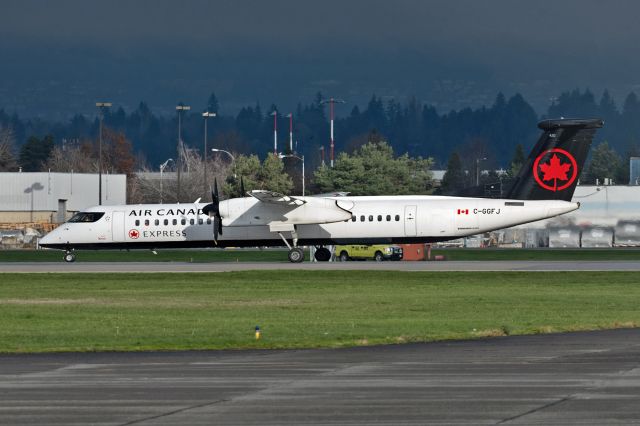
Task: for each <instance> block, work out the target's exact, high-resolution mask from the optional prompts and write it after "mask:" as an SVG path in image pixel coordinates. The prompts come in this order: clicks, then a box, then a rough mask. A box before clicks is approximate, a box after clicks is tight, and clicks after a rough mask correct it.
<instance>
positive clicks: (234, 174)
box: [211, 148, 236, 179]
mask: <svg viewBox="0 0 640 426" xmlns="http://www.w3.org/2000/svg"><path fill="white" fill-rule="evenodd" d="M211 152H224V153H225V154H227V155H228V156H229V157H231V164H233V170H234V172H233V178H234V179H235V178H236V172H235V170H236V157H234V156H233V154H231V153H230V152H229V151H226V150H224V149H218V148H211Z"/></svg>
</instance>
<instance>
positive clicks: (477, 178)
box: [476, 157, 486, 186]
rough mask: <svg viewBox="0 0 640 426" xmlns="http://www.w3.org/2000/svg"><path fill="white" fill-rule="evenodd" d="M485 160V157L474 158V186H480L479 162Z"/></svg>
mask: <svg viewBox="0 0 640 426" xmlns="http://www.w3.org/2000/svg"><path fill="white" fill-rule="evenodd" d="M485 160H486V157H482V158H476V186H480V162H481V161H485Z"/></svg>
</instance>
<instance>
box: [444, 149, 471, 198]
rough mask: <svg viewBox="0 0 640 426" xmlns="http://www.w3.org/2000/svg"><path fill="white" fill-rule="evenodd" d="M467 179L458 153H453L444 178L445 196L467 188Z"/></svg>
mask: <svg viewBox="0 0 640 426" xmlns="http://www.w3.org/2000/svg"><path fill="white" fill-rule="evenodd" d="M466 179H467V177H466V174H465V172H464V169H463V168H462V161H461V160H460V156H459V155H458V153H457V152H455V151H454V152H453V153H452V154H451V157H449V162H448V163H447V171H446V172H445V174H444V177H443V178H442V183H441V188H442V192H443V193H445V194H451V193H455V192H457V191H459V190H461V189H462V188H464V187H465V181H466Z"/></svg>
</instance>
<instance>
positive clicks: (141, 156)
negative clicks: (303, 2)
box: [0, 89, 640, 192]
mask: <svg viewBox="0 0 640 426" xmlns="http://www.w3.org/2000/svg"><path fill="white" fill-rule="evenodd" d="M323 100H325V99H324V97H323V95H322V94H317V95H316V97H315V98H314V99H313V100H311V102H309V103H306V104H303V103H300V104H299V105H298V106H297V107H296V109H295V111H293V112H292V113H293V116H294V139H295V141H294V146H293V151H296V152H297V153H298V154H299V155H303V154H304V155H305V158H306V162H307V170H310V171H312V170H316V169H318V167H319V166H320V164H321V161H322V160H321V151H320V149H321V148H325V157H326V156H328V148H329V147H328V145H329V121H328V116H327V110H326V104H324V103H323V102H322V101H323ZM205 105H206V106H205V107H203V108H202V110H207V111H210V112H215V113H217V117H215V118H211V119H209V121H208V135H207V138H208V143H209V147H217V148H222V149H226V150H229V151H231V152H233V153H235V154H244V155H246V156H248V157H249V158H250V157H251V156H252V155H253V156H255V159H254V160H252V161H253V163H251V164H253V165H255V161H256V160H257V161H258V162H263V161H264V160H266V159H268V153H269V152H272V150H273V116H272V115H271V113H272V112H273V111H277V117H276V121H277V126H278V130H279V138H278V145H279V150H281V151H283V152H288V150H289V148H288V146H289V142H288V137H289V135H288V130H289V128H288V126H289V120H288V118H287V117H286V114H287V113H288V111H281V110H279V109H278V107H277V105H275V104H273V105H270V106H269V107H267V108H264V107H262V106H261V105H260V104H259V103H256V104H254V105H250V106H245V107H244V108H241V109H240V111H239V112H238V113H237V114H236V115H235V116H234V115H226V114H223V113H222V112H221V109H220V103H219V101H218V99H217V97H216V95H215V94H211V96H210V97H209V98H208V99H207V102H206V103H205ZM337 109H338V111H339V112H340V114H339V116H338V118H336V121H335V134H336V152H337V159H340V158H341V156H345V157H342V160H341V161H340V163H341V164H346V163H347V161H348V159H350V158H351V157H350V156H352V155H362V153H363V151H362V150H363V148H364V147H365V146H366V145H368V144H370V143H374V144H375V145H376V146H377V147H378V148H376V149H380V150H381V151H380V152H386V151H384V150H385V149H390V150H391V151H392V152H393V153H394V154H393V155H396V156H399V157H397V158H400V157H402V156H405V157H404V158H406V161H405V162H404V163H403V165H402V167H408V168H411V167H416V164H420V167H422V166H425V163H421V161H422V162H424V161H427V160H423V159H429V160H428V162H429V168H433V167H435V168H444V167H446V166H447V165H449V166H450V165H451V163H452V160H453V165H454V166H456V167H458V168H459V169H460V170H462V171H463V173H462V175H461V176H462V177H459V178H456V179H454V181H456V182H457V181H460V182H461V183H456V184H455V185H454V186H457V185H468V184H469V183H472V182H473V180H474V177H475V172H474V171H475V170H476V169H477V168H478V167H477V166H478V164H476V162H477V161H478V160H479V159H482V169H483V170H495V169H498V168H503V169H505V170H507V171H509V170H511V169H512V168H513V167H514V166H515V165H517V164H518V159H517V158H516V157H517V156H518V155H521V154H518V151H517V150H516V149H519V150H520V151H523V152H528V150H529V149H530V148H531V147H532V145H533V143H534V142H535V140H536V138H537V137H538V135H539V130H538V129H537V128H536V127H535V124H536V122H537V121H538V120H539V119H541V118H546V117H561V116H563V117H602V118H604V119H605V122H606V124H605V127H604V128H603V129H601V131H599V132H598V134H597V138H596V140H595V141H594V145H596V147H595V149H594V151H593V152H594V154H595V155H598V156H602V157H605V159H604V160H599V162H593V161H592V162H591V164H593V167H591V169H590V174H585V175H584V176H583V178H584V179H585V180H586V181H588V180H595V179H596V178H598V179H599V180H602V178H604V177H609V178H613V179H614V180H616V181H618V182H620V183H626V182H624V176H625V173H627V169H628V157H629V156H630V155H637V154H638V153H639V151H640V150H639V148H638V147H639V142H640V101H638V98H637V96H636V95H635V93H630V94H629V95H628V96H627V97H626V98H625V99H624V101H623V102H622V104H621V107H618V105H617V104H616V103H615V101H614V99H613V98H612V97H611V96H610V94H609V93H608V91H606V90H605V91H604V92H603V94H602V95H601V96H600V98H599V99H596V96H595V95H594V94H593V93H592V92H591V91H589V90H584V91H582V90H578V89H576V90H573V91H568V92H565V93H562V94H561V95H560V96H559V97H558V98H557V99H555V100H554V101H553V103H552V105H551V106H550V107H549V108H548V111H546V113H545V114H544V115H543V116H541V117H540V116H538V115H537V114H536V112H535V111H534V110H533V108H532V107H531V106H530V105H529V104H528V103H527V102H526V100H525V99H524V98H523V97H522V96H521V95H519V94H516V95H514V96H511V97H510V98H507V97H505V96H504V95H503V94H498V95H497V96H496V99H495V101H494V103H493V104H492V105H490V106H483V107H479V108H475V109H472V108H465V109H462V110H459V111H450V112H445V113H441V112H438V111H437V110H436V109H435V108H434V107H433V106H430V105H428V104H424V103H421V102H419V101H418V100H417V99H415V98H412V99H410V100H408V101H407V102H404V103H401V102H398V101H396V100H394V99H383V98H381V97H378V96H375V95H374V96H372V98H371V99H370V101H369V102H368V103H367V105H366V106H364V107H363V108H362V109H361V108H360V107H359V106H357V105H354V106H350V105H349V104H344V105H339V106H338V107H337ZM195 110H196V109H195V108H193V109H192V111H190V112H189V113H185V114H184V115H183V117H182V138H183V140H184V142H185V144H186V147H187V149H190V150H192V151H194V152H199V153H200V155H201V156H202V150H203V138H204V133H203V132H204V129H203V119H202V116H201V112H200V111H198V112H196V111H195ZM347 111H348V112H347ZM104 125H105V129H107V132H106V133H107V135H106V139H107V142H106V146H107V149H110V150H111V151H109V152H107V153H106V154H105V155H106V157H107V158H106V159H105V161H106V164H107V166H105V167H109V168H110V169H109V170H112V171H113V172H121V173H122V172H124V173H127V174H130V173H132V171H133V170H134V169H141V168H146V169H148V170H157V169H158V166H159V165H160V164H161V163H163V162H165V161H166V160H167V159H168V158H175V157H176V155H177V152H176V146H177V126H178V124H177V116H162V115H158V114H155V113H153V112H152V110H151V108H150V107H149V106H148V105H147V104H146V103H144V102H141V103H140V104H139V106H138V107H137V108H136V109H135V110H133V111H129V112H127V111H125V110H124V109H123V108H121V107H116V108H112V109H109V110H107V111H106V114H105V116H104ZM98 129H99V123H98V120H97V118H95V117H87V116H85V115H81V114H78V115H76V116H74V117H72V118H71V119H70V120H69V121H68V122H47V121H46V120H41V119H38V118H29V119H23V118H20V117H18V116H17V115H16V114H9V113H8V112H6V111H4V110H1V109H0V171H8V170H17V169H18V168H19V167H21V168H22V170H23V171H36V170H44V169H49V168H51V169H52V170H54V171H63V170H60V169H61V168H62V169H69V168H72V169H74V170H76V171H82V170H87V171H90V170H94V171H95V170H97V162H96V159H95V158H96V146H95V145H96V144H95V141H96V139H97V134H98ZM604 141H606V142H607V143H606V145H605V144H603V142H604ZM380 142H384V143H385V144H386V145H388V146H387V147H384V146H383V145H381V144H380ZM517 147H519V148H517ZM365 151H366V150H365ZM103 154H104V152H103ZM368 154H371V152H367V155H368ZM216 155H220V154H214V153H208V156H216ZM455 157H457V158H455ZM325 160H326V161H328V158H325ZM241 161H242V160H241ZM293 162H294V161H293V159H287V160H286V161H285V171H286V172H288V173H290V174H292V175H294V179H293V182H294V183H293V185H297V184H296V183H295V182H298V181H299V179H298V178H296V176H295V174H296V173H299V171H298V169H299V168H298V167H297V166H295V167H294V166H292V165H289V163H293ZM457 163H460V165H459V166H457V165H456V164H457ZM103 164H105V163H103ZM596 165H597V167H596ZM248 167H249V168H250V167H253V166H248ZM350 167H351V168H352V169H351V171H353V172H354V173H360V172H362V171H364V173H369V171H370V169H368V168H367V167H368V166H366V164H351V165H350ZM394 167H399V166H398V165H395V166H394ZM393 170H396V169H393V168H392V169H391V171H393ZM391 171H390V170H384V171H382V172H381V173H382V174H386V175H390V172H391ZM414 172H415V171H414ZM414 172H412V173H414ZM344 173H349V172H348V171H347V172H344ZM456 173H458V174H460V172H459V171H458V172H456ZM414 175H415V173H414ZM309 176H313V175H312V173H309ZM451 176H452V174H451V173H450V174H449V177H451ZM484 176H485V175H483V177H482V179H485V177H484ZM491 177H492V176H489V177H488V178H491ZM247 179H248V180H251V179H252V178H251V177H250V176H248V177H247ZM331 179H333V180H334V181H335V182H344V181H343V180H342V179H343V176H340V174H339V168H336V169H335V170H333V171H325V172H319V173H316V175H315V177H314V179H310V180H313V182H310V183H312V184H316V186H315V188H317V189H318V190H334V189H339V188H338V185H337V184H335V182H333V183H331V182H330V181H331ZM393 179H396V180H402V179H400V178H398V177H397V176H396V177H394V178H393ZM449 181H451V179H449ZM280 185H281V183H278V186H280ZM380 185H382V187H384V184H383V183H381V184H380ZM236 186H237V185H236ZM424 186H425V187H427V186H429V185H426V184H425V185H424ZM311 188H312V189H313V188H314V187H313V186H312V187H311ZM296 189H297V188H296ZM350 189H355V190H356V192H360V191H361V189H358V188H355V187H354V188H350ZM412 189H416V188H413V187H412Z"/></svg>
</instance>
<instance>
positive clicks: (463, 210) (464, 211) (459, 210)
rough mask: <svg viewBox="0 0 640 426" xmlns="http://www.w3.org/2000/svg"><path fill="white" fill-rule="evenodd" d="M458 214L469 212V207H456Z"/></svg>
mask: <svg viewBox="0 0 640 426" xmlns="http://www.w3.org/2000/svg"><path fill="white" fill-rule="evenodd" d="M458 214H469V209H458Z"/></svg>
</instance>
